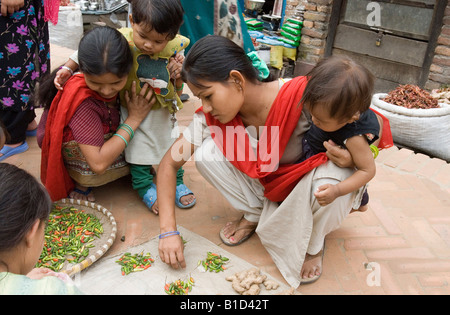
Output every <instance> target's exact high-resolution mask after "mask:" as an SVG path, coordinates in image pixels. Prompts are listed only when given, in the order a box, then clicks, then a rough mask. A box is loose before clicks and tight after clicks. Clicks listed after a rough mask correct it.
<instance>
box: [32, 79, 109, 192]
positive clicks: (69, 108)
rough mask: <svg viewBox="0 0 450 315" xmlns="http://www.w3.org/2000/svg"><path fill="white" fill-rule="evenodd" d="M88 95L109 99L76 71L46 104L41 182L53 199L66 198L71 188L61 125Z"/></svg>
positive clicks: (70, 117) (72, 183)
mask: <svg viewBox="0 0 450 315" xmlns="http://www.w3.org/2000/svg"><path fill="white" fill-rule="evenodd" d="M88 97H93V98H95V99H98V100H101V101H104V102H109V101H111V100H108V99H104V98H102V97H100V96H99V95H98V94H97V93H96V92H94V91H93V90H91V89H89V88H88V87H87V85H86V82H85V80H84V75H82V74H76V75H74V76H72V78H70V80H69V81H67V83H66V85H65V86H64V91H59V92H58V94H56V97H55V98H54V99H53V102H52V104H51V106H50V109H49V112H48V118H47V123H46V125H45V135H44V139H43V141H42V153H41V181H42V183H43V184H44V185H45V187H46V188H47V191H48V192H49V194H50V197H51V198H52V200H53V201H57V200H59V199H61V198H66V197H67V196H68V195H69V193H70V192H71V191H72V190H73V189H74V187H75V185H74V182H73V180H72V178H71V177H70V176H69V173H68V172H67V170H66V167H65V166H64V160H63V156H62V144H63V134H64V128H65V127H66V126H67V125H68V124H69V122H70V120H71V119H72V116H73V115H74V114H75V112H76V110H77V108H78V106H79V105H80V104H81V103H82V102H83V101H84V100H85V99H87V98H88Z"/></svg>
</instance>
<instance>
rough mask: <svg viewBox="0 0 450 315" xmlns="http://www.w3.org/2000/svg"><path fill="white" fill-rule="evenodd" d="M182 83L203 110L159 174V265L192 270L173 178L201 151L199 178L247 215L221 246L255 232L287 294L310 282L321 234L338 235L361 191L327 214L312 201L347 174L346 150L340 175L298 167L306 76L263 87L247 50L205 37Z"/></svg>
mask: <svg viewBox="0 0 450 315" xmlns="http://www.w3.org/2000/svg"><path fill="white" fill-rule="evenodd" d="M183 79H184V80H185V82H187V84H188V85H189V88H190V89H191V91H192V93H193V94H194V95H195V96H198V97H199V98H200V100H201V101H202V105H203V107H202V109H201V110H199V111H198V112H197V113H196V114H195V115H194V120H193V122H192V123H191V124H190V126H189V127H188V128H187V129H186V130H185V131H184V132H183V135H182V136H180V138H179V139H178V140H177V141H176V142H175V143H174V145H173V146H172V149H171V150H170V151H168V152H167V153H166V155H165V156H164V158H163V160H162V161H161V164H160V167H159V175H160V178H159V179H158V196H159V207H160V231H161V235H160V244H159V255H160V257H161V259H162V260H163V262H165V263H167V264H170V265H171V266H173V267H174V268H178V267H179V266H180V265H181V267H185V266H186V262H185V260H184V254H183V242H182V240H181V238H180V237H179V233H178V231H177V230H176V229H177V223H176V218H175V209H174V206H173V199H174V198H175V191H174V189H173V188H172V187H173V184H174V182H175V175H176V170H177V169H178V168H179V167H180V166H182V165H183V164H184V163H185V162H186V161H187V160H188V159H189V158H190V156H191V155H192V154H193V153H194V152H195V155H194V156H195V161H196V166H197V169H198V171H199V172H200V173H201V174H202V175H203V176H204V177H205V179H207V180H208V182H209V183H211V184H212V185H213V186H214V187H216V188H217V189H218V191H220V192H221V193H222V194H223V195H224V197H225V198H226V199H227V200H228V202H230V204H231V205H232V207H234V208H235V209H236V210H238V211H240V212H242V213H243V216H242V217H241V219H240V220H237V221H235V222H230V223H227V224H226V225H225V226H224V227H223V228H222V229H221V231H220V233H219V236H220V237H221V239H222V241H223V242H224V243H225V244H227V245H238V244H240V243H242V242H243V241H245V240H246V239H248V238H249V237H250V236H251V235H252V233H253V232H255V230H256V232H257V233H258V236H259V238H260V240H261V242H262V244H263V245H264V247H265V248H266V249H267V251H268V252H269V254H270V255H271V257H272V258H273V260H274V262H275V264H276V265H277V267H278V268H279V269H280V271H281V273H282V274H283V276H284V277H285V279H286V281H287V282H288V283H289V284H290V285H291V286H293V287H295V288H296V287H297V286H298V285H299V284H300V282H302V283H304V282H311V281H314V280H315V279H317V278H318V277H319V276H320V274H321V272H322V257H323V255H322V253H323V246H324V239H325V236H326V235H327V234H328V233H330V232H331V231H333V230H334V229H336V228H338V227H339V225H340V223H341V222H342V220H343V219H344V218H345V217H346V215H348V213H349V212H350V210H351V208H352V206H353V203H357V200H358V198H359V197H360V195H361V194H362V192H351V193H348V194H347V195H345V196H342V197H340V198H337V199H336V200H334V201H333V202H332V203H331V204H329V205H326V206H321V205H320V204H319V203H317V202H316V200H315V198H314V196H313V194H314V192H315V191H316V190H317V187H318V186H321V185H323V184H324V183H331V184H336V183H338V182H340V181H342V180H344V179H345V178H347V177H349V176H351V174H352V173H353V170H352V169H351V168H349V167H350V166H351V165H352V163H353V162H352V157H351V156H350V154H349V153H348V151H346V150H340V149H338V151H336V150H334V149H335V148H336V147H331V150H332V151H333V152H332V153H333V154H330V156H331V157H333V156H336V153H338V152H339V153H338V154H341V155H340V156H339V158H338V159H336V158H334V157H333V161H335V162H336V163H337V164H338V165H342V166H343V168H339V167H337V166H336V164H334V163H327V157H326V155H325V153H321V154H317V155H315V156H313V157H311V158H309V159H307V160H306V161H305V162H303V163H297V162H298V161H299V159H300V158H301V157H302V155H303V152H302V145H301V143H302V138H303V136H304V134H305V132H306V131H307V130H308V129H309V126H310V122H309V120H308V118H309V117H308V114H307V113H306V111H304V110H303V108H302V103H301V102H300V101H301V98H302V95H303V91H304V89H305V87H306V85H307V82H308V81H307V78H306V77H297V78H294V79H292V80H290V81H288V82H286V83H284V82H283V80H276V81H271V82H260V81H259V80H258V72H257V70H256V69H255V68H254V67H253V66H252V61H251V60H250V59H249V58H247V55H246V54H245V52H244V50H243V49H242V48H240V47H239V46H237V45H236V44H234V43H233V42H231V41H230V40H229V39H227V38H224V37H220V36H207V37H204V38H203V39H201V40H199V41H197V42H196V43H195V44H194V45H193V47H192V48H191V50H190V51H189V54H188V55H187V57H186V60H185V61H184V65H183ZM327 145H328V144H327ZM225 157H226V158H225ZM355 206H356V205H355Z"/></svg>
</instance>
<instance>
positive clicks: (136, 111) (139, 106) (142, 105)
mask: <svg viewBox="0 0 450 315" xmlns="http://www.w3.org/2000/svg"><path fill="white" fill-rule="evenodd" d="M153 96H154V93H153V90H152V88H151V87H150V85H148V83H145V84H144V86H143V87H142V89H141V91H140V92H139V94H137V93H136V81H133V83H132V85H131V95H130V93H129V92H128V91H126V92H125V101H126V102H127V108H128V115H129V116H128V117H129V118H132V119H135V120H137V121H139V123H140V122H141V121H142V120H144V118H145V117H146V116H147V114H148V113H149V112H150V110H151V109H152V107H153V105H154V104H155V102H156V97H153Z"/></svg>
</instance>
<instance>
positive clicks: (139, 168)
mask: <svg viewBox="0 0 450 315" xmlns="http://www.w3.org/2000/svg"><path fill="white" fill-rule="evenodd" d="M152 169H153V167H152V166H151V165H137V164H130V173H131V181H132V184H133V189H134V190H136V191H137V192H138V194H139V197H141V198H143V197H144V195H145V194H146V193H147V191H148V190H149V189H150V187H151V186H152V184H153V177H154V176H153V174H152V173H151V171H152Z"/></svg>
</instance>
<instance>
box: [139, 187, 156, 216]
mask: <svg viewBox="0 0 450 315" xmlns="http://www.w3.org/2000/svg"><path fill="white" fill-rule="evenodd" d="M156 197H157V196H156V185H155V184H151V186H150V188H149V189H148V190H147V192H146V193H145V195H144V197H143V199H142V201H144V203H145V205H146V206H147V207H149V209H150V210H152V207H153V205H154V204H155V202H156Z"/></svg>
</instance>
